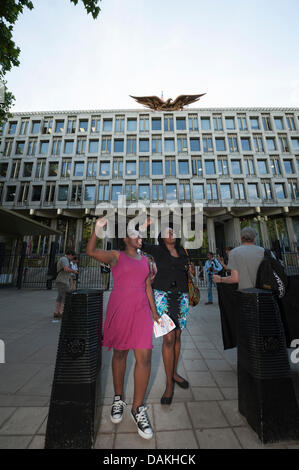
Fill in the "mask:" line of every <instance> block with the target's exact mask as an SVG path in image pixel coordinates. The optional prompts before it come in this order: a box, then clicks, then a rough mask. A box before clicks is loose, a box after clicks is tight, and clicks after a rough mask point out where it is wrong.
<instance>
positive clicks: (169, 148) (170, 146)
mask: <svg viewBox="0 0 299 470" xmlns="http://www.w3.org/2000/svg"><path fill="white" fill-rule="evenodd" d="M174 151H175V148H174V139H164V152H165V153H166V152H172V153H173V152H174Z"/></svg>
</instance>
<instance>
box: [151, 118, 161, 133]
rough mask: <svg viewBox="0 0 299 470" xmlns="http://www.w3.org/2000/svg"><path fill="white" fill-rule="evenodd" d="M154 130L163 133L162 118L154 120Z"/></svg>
mask: <svg viewBox="0 0 299 470" xmlns="http://www.w3.org/2000/svg"><path fill="white" fill-rule="evenodd" d="M152 130H153V131H161V130H162V128H161V118H152Z"/></svg>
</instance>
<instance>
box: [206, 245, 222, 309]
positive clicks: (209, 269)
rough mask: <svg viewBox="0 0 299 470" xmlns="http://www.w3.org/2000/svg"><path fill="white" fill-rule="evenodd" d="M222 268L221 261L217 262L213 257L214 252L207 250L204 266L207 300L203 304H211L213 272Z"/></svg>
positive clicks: (217, 271)
mask: <svg viewBox="0 0 299 470" xmlns="http://www.w3.org/2000/svg"><path fill="white" fill-rule="evenodd" d="M222 269H223V267H222V265H221V263H219V261H218V260H217V259H216V258H214V254H213V253H212V252H211V251H209V252H208V259H207V261H206V263H205V267H204V270H205V272H206V276H207V279H208V302H205V305H211V304H212V303H213V274H214V273H219V272H220V271H222ZM219 277H220V276H219Z"/></svg>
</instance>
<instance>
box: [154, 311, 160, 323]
mask: <svg viewBox="0 0 299 470" xmlns="http://www.w3.org/2000/svg"><path fill="white" fill-rule="evenodd" d="M153 320H154V321H156V322H157V323H160V321H161V320H162V319H161V317H160V315H158V314H157V313H156V312H155V313H153Z"/></svg>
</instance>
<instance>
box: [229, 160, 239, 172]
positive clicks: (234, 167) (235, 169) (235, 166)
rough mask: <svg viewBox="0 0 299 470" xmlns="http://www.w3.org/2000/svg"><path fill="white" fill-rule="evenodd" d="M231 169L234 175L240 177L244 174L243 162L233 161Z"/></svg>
mask: <svg viewBox="0 0 299 470" xmlns="http://www.w3.org/2000/svg"><path fill="white" fill-rule="evenodd" d="M231 168H232V174H233V175H240V174H241V173H242V168H241V160H231Z"/></svg>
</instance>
